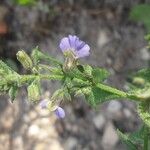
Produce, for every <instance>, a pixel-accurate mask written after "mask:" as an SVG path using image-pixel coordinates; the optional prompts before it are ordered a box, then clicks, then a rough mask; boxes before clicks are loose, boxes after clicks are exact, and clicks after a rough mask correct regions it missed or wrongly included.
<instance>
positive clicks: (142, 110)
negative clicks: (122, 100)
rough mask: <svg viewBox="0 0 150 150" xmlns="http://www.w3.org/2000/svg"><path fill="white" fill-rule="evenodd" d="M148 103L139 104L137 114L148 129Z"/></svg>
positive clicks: (149, 103)
mask: <svg viewBox="0 0 150 150" xmlns="http://www.w3.org/2000/svg"><path fill="white" fill-rule="evenodd" d="M149 111H150V102H149V101H148V102H141V103H139V105H138V114H139V116H140V117H141V119H142V120H143V122H144V123H145V124H146V125H147V126H148V127H150V113H149Z"/></svg>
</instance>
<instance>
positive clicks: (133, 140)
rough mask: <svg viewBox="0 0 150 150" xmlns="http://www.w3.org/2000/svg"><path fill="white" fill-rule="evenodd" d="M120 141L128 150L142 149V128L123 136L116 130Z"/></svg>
mask: <svg viewBox="0 0 150 150" xmlns="http://www.w3.org/2000/svg"><path fill="white" fill-rule="evenodd" d="M117 132H118V135H119V137H120V138H121V141H122V142H123V143H124V144H126V146H127V148H128V150H141V149H142V147H143V134H144V128H143V127H142V128H141V129H140V130H139V131H137V132H134V133H130V134H124V133H122V132H121V131H119V130H117Z"/></svg>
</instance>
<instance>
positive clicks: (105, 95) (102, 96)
mask: <svg viewBox="0 0 150 150" xmlns="http://www.w3.org/2000/svg"><path fill="white" fill-rule="evenodd" d="M85 97H86V100H87V101H88V102H89V103H90V104H91V105H92V106H96V105H98V104H101V103H103V102H105V101H108V100H112V99H115V98H120V96H119V95H117V94H115V93H113V91H112V92H110V91H109V90H108V91H107V90H106V89H103V88H102V89H101V88H99V87H96V86H94V87H91V90H90V92H89V93H88V94H85Z"/></svg>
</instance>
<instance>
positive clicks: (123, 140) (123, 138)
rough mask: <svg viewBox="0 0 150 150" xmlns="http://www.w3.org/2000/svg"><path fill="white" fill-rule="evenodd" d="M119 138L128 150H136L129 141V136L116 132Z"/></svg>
mask: <svg viewBox="0 0 150 150" xmlns="http://www.w3.org/2000/svg"><path fill="white" fill-rule="evenodd" d="M117 132H118V135H119V137H120V138H121V140H122V142H123V143H125V144H126V145H127V148H128V150H138V148H137V146H136V145H135V144H134V143H133V142H132V141H131V139H130V138H129V135H126V134H123V133H122V132H121V131H119V130H117Z"/></svg>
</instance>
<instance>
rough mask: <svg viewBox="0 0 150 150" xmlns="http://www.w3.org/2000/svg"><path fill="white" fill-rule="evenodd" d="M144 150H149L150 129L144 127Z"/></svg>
mask: <svg viewBox="0 0 150 150" xmlns="http://www.w3.org/2000/svg"><path fill="white" fill-rule="evenodd" d="M143 150H149V149H148V127H147V126H146V125H145V126H144V149H143Z"/></svg>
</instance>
